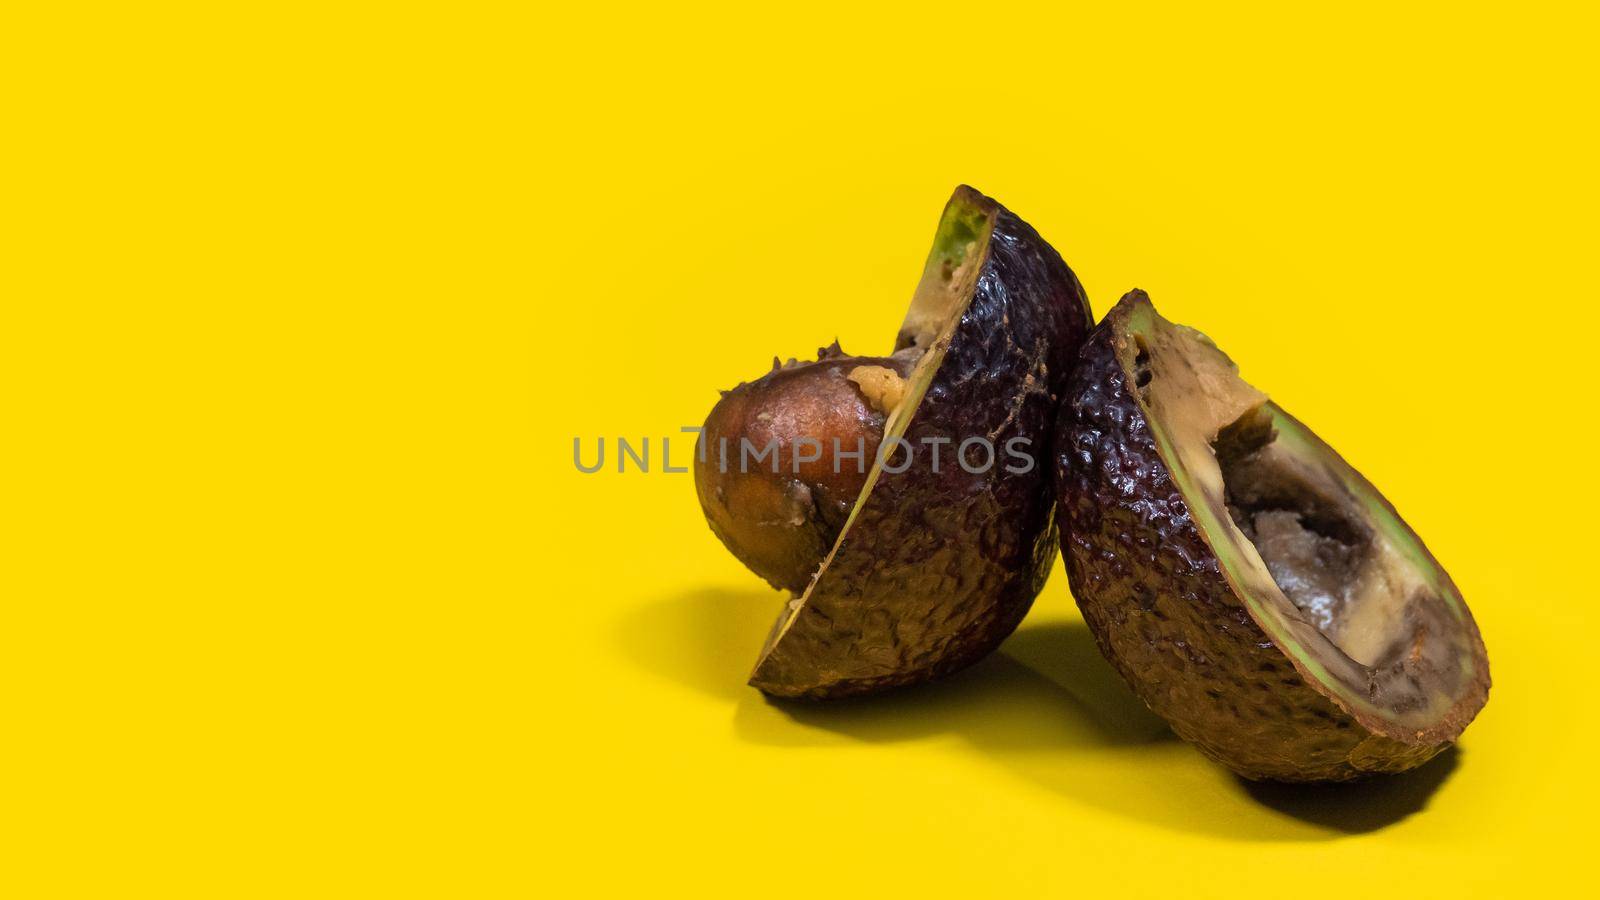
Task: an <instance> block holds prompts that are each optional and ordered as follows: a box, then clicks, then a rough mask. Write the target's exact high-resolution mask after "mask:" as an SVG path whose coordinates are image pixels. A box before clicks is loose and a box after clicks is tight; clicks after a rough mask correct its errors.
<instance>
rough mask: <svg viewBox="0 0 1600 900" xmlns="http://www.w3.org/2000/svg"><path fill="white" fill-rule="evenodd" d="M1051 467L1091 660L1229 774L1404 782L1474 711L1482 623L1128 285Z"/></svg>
mask: <svg viewBox="0 0 1600 900" xmlns="http://www.w3.org/2000/svg"><path fill="white" fill-rule="evenodd" d="M1056 454H1057V458H1056V463H1057V492H1058V497H1059V500H1060V518H1061V523H1060V524H1061V532H1062V534H1061V541H1062V553H1063V555H1064V557H1065V563H1066V569H1067V575H1068V578H1069V579H1070V582H1071V585H1072V592H1073V595H1074V597H1075V598H1076V599H1077V602H1078V605H1079V607H1080V608H1081V609H1082V610H1083V615H1084V619H1085V620H1086V621H1087V622H1088V624H1089V627H1090V628H1091V630H1093V632H1094V635H1095V638H1096V640H1097V641H1098V643H1099V645H1100V649H1101V650H1102V652H1104V654H1105V655H1106V657H1107V658H1108V659H1110V661H1111V662H1112V664H1113V665H1114V666H1115V667H1116V668H1117V670H1118V671H1119V672H1121V674H1122V676H1123V677H1124V678H1125V679H1126V680H1127V681H1128V683H1129V684H1130V685H1132V687H1133V688H1134V690H1135V691H1136V692H1137V693H1138V694H1139V696H1140V697H1141V698H1142V699H1143V700H1144V701H1145V703H1146V704H1148V705H1149V707H1150V708H1151V709H1152V710H1154V711H1155V712H1156V713H1158V714H1159V715H1161V716H1162V717H1164V718H1165V719H1166V720H1167V721H1168V722H1170V723H1171V725H1172V727H1173V730H1174V731H1176V732H1177V733H1178V734H1179V735H1180V736H1181V737H1183V738H1184V739H1186V740H1188V741H1191V742H1193V743H1194V744H1195V745H1197V746H1198V747H1199V748H1200V749H1201V750H1203V751H1204V752H1205V753H1207V754H1208V755H1210V756H1211V757H1213V758H1215V759H1216V760H1218V761H1219V762H1221V763H1223V764H1224V765H1226V766H1228V767H1229V768H1231V769H1233V770H1234V771H1235V772H1237V773H1239V774H1240V775H1242V776H1244V777H1246V778H1251V779H1273V780H1285V781H1323V780H1345V779H1350V778H1355V777H1358V776H1361V775H1364V774H1366V773H1370V772H1398V771H1403V770H1405V769H1409V768H1412V767H1414V766H1418V765H1421V764H1422V763H1423V762H1426V761H1427V760H1428V759H1430V758H1431V757H1433V756H1434V755H1435V754H1437V753H1438V752H1439V751H1440V750H1442V749H1443V748H1444V747H1446V746H1448V745H1449V744H1450V743H1451V742H1452V741H1453V740H1455V739H1456V738H1457V737H1458V736H1459V735H1460V734H1461V731H1462V729H1463V728H1465V727H1466V725H1467V723H1468V722H1470V721H1472V718H1473V716H1475V715H1476V714H1477V712H1478V710H1479V709H1481V708H1482V707H1483V704H1484V702H1485V701H1486V700H1487V699H1488V692H1489V660H1488V656H1487V655H1486V653H1485V650H1484V646H1483V639H1482V638H1481V637H1480V636H1479V633H1478V627H1477V624H1476V623H1475V622H1474V621H1473V618H1472V613H1471V612H1469V611H1468V609H1467V605H1466V603H1465V602H1464V601H1463V600H1462V598H1461V594H1460V592H1459V591H1458V590H1457V589H1456V586H1455V585H1454V584H1453V583H1452V582H1451V580H1450V576H1449V575H1447V574H1446V573H1445V571H1444V569H1442V568H1441V567H1440V566H1439V564H1438V562H1436V561H1435V560H1434V558H1433V556H1432V555H1431V554H1429V552H1428V550H1427V548H1426V547H1424V546H1423V544H1422V541H1421V539H1420V538H1418V537H1417V535H1416V533H1415V532H1413V531H1412V530H1411V529H1410V528H1409V527H1407V525H1406V523H1405V522H1403V521H1401V519H1400V516H1399V514H1397V513H1396V512H1395V510H1394V507H1393V506H1391V505H1390V504H1389V503H1388V501H1386V500H1385V499H1384V498H1383V495H1381V494H1379V493H1378V491H1377V489H1376V488H1374V487H1373V486H1372V485H1371V484H1370V483H1368V481H1367V480H1366V479H1365V478H1363V477H1361V475H1360V474H1359V473H1358V472H1356V470H1355V469H1353V468H1351V467H1350V465H1349V464H1348V463H1346V462H1345V461H1344V460H1343V459H1342V458H1340V456H1339V455H1338V454H1337V453H1335V452H1334V451H1333V449H1332V448H1330V447H1329V446H1328V445H1327V444H1325V443H1323V442H1322V441H1321V440H1320V439H1318V438H1317V436H1316V435H1315V434H1313V433H1312V432H1311V430H1310V429H1308V428H1306V427H1305V426H1304V425H1302V424H1301V423H1300V422H1299V421H1297V420H1296V419H1295V418H1294V417H1293V416H1290V415H1289V414H1288V413H1287V412H1285V411H1284V410H1283V409H1282V408H1280V407H1279V406H1278V405H1277V404H1275V403H1273V402H1272V401H1271V400H1269V399H1268V398H1267V396H1266V395H1265V394H1262V393H1261V392H1260V391H1257V390H1256V389H1255V388H1253V387H1251V386H1250V385H1249V384H1247V383H1245V382H1244V381H1243V380H1242V379H1241V378H1240V377H1239V375H1238V373H1237V370H1236V368H1235V367H1234V365H1233V363H1232V361H1231V360H1229V358H1228V357H1227V356H1226V355H1224V354H1223V353H1222V351H1221V350H1219V349H1217V347H1216V346H1215V345H1214V344H1213V343H1212V342H1211V341H1210V340H1209V339H1208V338H1207V337H1206V336H1205V335H1203V334H1201V333H1200V332H1198V331H1195V330H1193V329H1191V328H1186V327H1184V326H1181V325H1175V324H1173V323H1171V322H1168V321H1167V320H1166V319H1164V318H1162V317H1161V316H1160V315H1159V314H1157V312H1156V310H1155V308H1154V307H1153V306H1152V305H1151V303H1150V299H1149V297H1147V296H1146V295H1145V294H1144V292H1142V291H1133V292H1131V293H1129V294H1128V295H1127V296H1125V297H1123V298H1122V301H1121V302H1120V303H1118V304H1117V306H1116V307H1115V308H1114V309H1113V310H1112V311H1111V313H1110V314H1108V315H1107V316H1106V318H1105V319H1104V320H1103V321H1102V322H1101V324H1100V325H1099V326H1098V327H1097V328H1096V329H1095V331H1094V333H1093V334H1092V335H1091V336H1090V338H1089V340H1088V342H1087V343H1086V344H1085V346H1084V349H1083V353H1082V356H1081V358H1080V360H1079V363H1078V367H1077V369H1076V371H1075V373H1074V375H1073V378H1072V383H1071V385H1070V387H1069V388H1068V392H1067V397H1066V401H1065V403H1064V405H1063V409H1062V412H1061V415H1060V421H1059V424H1058V432H1057V441H1056Z"/></svg>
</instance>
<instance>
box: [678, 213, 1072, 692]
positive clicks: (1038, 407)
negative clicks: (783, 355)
mask: <svg viewBox="0 0 1600 900" xmlns="http://www.w3.org/2000/svg"><path fill="white" fill-rule="evenodd" d="M1092 324H1093V322H1092V319H1091V318H1090V313H1089V305H1088V301H1087V298H1086V297H1085V296H1084V292H1083V288H1082V287H1081V286H1080V285H1079V283H1078V279H1077V277H1076V276H1074V275H1073V273H1072V271H1071V270H1070V269H1069V268H1067V265H1066V263H1064V262H1063V261H1062V260H1061V257H1060V256H1059V255H1058V254H1057V253H1056V251H1055V250H1054V249H1052V248H1051V247H1050V245H1049V244H1047V243H1045V241H1044V240H1043V239H1042V238H1040V237H1039V235H1038V233H1037V232H1035V231H1034V230H1033V228H1032V227H1030V226H1029V225H1028V224H1027V223H1026V222H1024V221H1022V220H1021V219H1020V218H1018V217H1017V216H1015V215H1013V214H1012V213H1011V212H1010V211H1009V210H1007V209H1005V208H1004V207H1002V206H1001V205H1000V204H998V203H996V202H995V201H993V200H991V199H989V198H988V197H985V196H983V195H982V194H980V193H978V192H977V191H974V190H972V189H971V188H968V187H965V186H963V187H960V188H957V190H956V192H955V195H954V196H953V197H951V199H950V202H949V203H948V205H946V207H945V210H944V215H943V217H942V218H941V219H940V221H939V226H938V229H937V231H936V233H935V237H934V244H933V249H932V251H931V252H930V254H929V256H928V261H927V264H926V266H925V267H924V270H923V274H922V279H921V281H920V283H919V284H918V286H917V289H916V293H915V294H914V296H913V299H912V301H911V307H910V310H909V311H908V312H907V314H906V317H905V320H904V323H903V324H902V326H901V328H900V332H899V336H898V338H897V340H896V343H895V352H894V354H893V358H894V359H897V360H900V361H902V364H903V368H901V371H903V372H904V373H905V379H904V384H903V386H901V387H900V388H898V389H897V390H896V395H897V396H896V400H895V402H894V404H893V407H892V411H890V412H889V413H888V414H887V416H886V418H885V419H884V421H883V426H882V427H883V433H882V441H881V444H880V446H882V447H884V448H886V449H885V450H884V451H883V452H880V453H879V454H878V456H879V459H877V460H876V461H874V463H873V465H872V467H871V470H870V471H869V472H868V473H867V476H866V480H865V484H864V486H863V487H862V488H861V491H860V493H859V495H858V496H857V497H856V498H855V502H854V504H853V506H852V507H851V509H850V511H849V513H848V516H847V517H846V518H845V521H844V524H843V526H842V528H841V529H840V530H839V532H838V535H837V538H836V539H835V540H834V541H833V543H832V545H831V547H830V548H829V550H828V552H827V554H826V556H825V557H824V558H823V559H822V561H821V564H820V568H818V569H817V570H816V571H815V574H814V576H812V577H811V579H810V581H809V583H808V584H806V585H805V586H804V589H803V591H801V592H800V594H799V596H798V597H796V598H794V599H793V600H792V601H791V602H790V604H789V605H788V606H787V607H786V608H785V609H784V611H783V613H782V614H781V615H780V617H779V619H778V621H777V622H776V623H775V624H774V626H773V629H772V633H771V635H770V636H769V638H768V639H767V642H766V646H765V648H764V649H763V650H762V652H761V657H760V660H759V662H757V664H756V667H755V671H754V673H753V674H752V675H751V678H750V683H751V684H752V685H754V686H755V687H757V688H759V689H761V690H762V691H764V692H766V693H767V694H771V695H774V696H780V697H808V698H825V697H837V696H844V695H849V694H862V693H868V692H873V691H879V690H884V689H888V688H892V687H897V686H901V685H907V684H912V683H915V682H919V681H923V680H926V679H928V678H932V677H935V676H938V675H941V674H944V673H947V672H950V671H953V670H955V669H958V668H961V667H962V666H965V665H968V664H969V663H972V662H974V661H976V660H978V659H979V658H980V657H982V656H984V655H985V654H987V653H988V652H989V651H991V650H993V649H994V648H995V647H996V646H998V645H999V643H1000V642H1001V641H1002V640H1004V639H1005V637H1006V636H1007V635H1009V634H1010V633H1011V632H1012V631H1013V630H1014V629H1015V628H1016V626H1017V624H1018V623H1019V622H1021V621H1022V617H1023V615H1024V614H1026V613H1027V611H1028V607H1029V606H1030V605H1031V604H1032V602H1033V598H1034V597H1035V595H1037V594H1038V592H1039V590H1040V588H1041V587H1043V585H1044V581H1045V578H1046V576H1047V575H1048V574H1049V571H1050V567H1051V564H1052V563H1053V562H1054V559H1055V552H1056V550H1055V547H1056V535H1055V526H1054V511H1053V506H1054V503H1053V500H1052V497H1051V492H1050V490H1049V485H1050V479H1051V473H1050V459H1051V457H1050V453H1049V441H1050V439H1051V436H1052V434H1053V431H1054V423H1055V416H1056V409H1057V406H1058V400H1059V398H1060V396H1061V393H1062V391H1063V390H1064V388H1065V386H1066V378H1067V375H1068V374H1069V372H1070V369H1071V367H1072V363H1073V360H1074V359H1075V358H1076V356H1077V352H1078V349H1079V347H1080V346H1081V345H1082V343H1083V340H1084V338H1085V337H1086V336H1087V334H1088V331H1089V328H1090V327H1091V325H1092ZM874 368H878V367H874ZM774 376H775V377H782V375H781V373H774ZM858 377H859V376H858ZM713 415H714V416H715V413H714V414H713ZM974 438H976V439H980V441H979V442H977V443H972V444H970V445H969V446H967V447H966V448H965V452H964V458H965V459H966V461H967V463H968V464H967V465H962V464H960V462H959V461H958V456H957V454H959V453H963V447H962V445H963V444H964V443H966V442H968V441H970V440H971V439H974ZM991 457H992V458H991ZM985 463H988V464H987V465H985ZM713 493H714V492H713ZM702 501H703V502H708V506H707V509H708V510H710V509H711V506H710V505H709V503H712V502H714V501H715V498H714V497H713V498H709V499H708V498H707V497H705V496H703V497H702ZM719 536H720V535H719ZM730 546H731V544H730Z"/></svg>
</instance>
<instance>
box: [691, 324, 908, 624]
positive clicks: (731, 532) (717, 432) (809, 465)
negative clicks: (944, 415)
mask: <svg viewBox="0 0 1600 900" xmlns="http://www.w3.org/2000/svg"><path fill="white" fill-rule="evenodd" d="M919 355H920V354H918V353H917V352H915V351H912V352H903V353H899V354H896V355H895V356H892V357H854V356H850V355H848V354H846V353H845V352H844V351H843V350H842V349H840V347H839V345H838V342H835V343H834V344H832V345H831V346H829V347H824V348H822V349H820V350H818V351H817V359H815V360H809V361H803V362H802V361H797V360H793V359H791V360H789V361H788V362H787V363H779V362H778V361H777V360H774V361H773V368H772V371H770V372H768V373H767V374H766V375H764V376H762V377H761V378H759V379H757V380H755V381H753V382H749V383H742V384H740V385H738V386H737V387H735V388H734V389H733V390H730V391H725V392H724V393H723V397H722V399H721V400H720V401H718V403H717V405H716V406H715V407H713V408H712V410H711V413H710V415H709V416H707V418H706V422H705V425H704V426H703V427H702V429H701V436H700V452H699V453H697V454H696V458H695V468H694V472H695V487H696V492H697V494H698V495H699V498H700V504H701V508H702V510H703V512H704V513H705V515H706V521H707V522H708V523H709V524H710V526H711V530H712V532H713V533H714V534H715V535H716V536H717V538H718V539H720V540H721V541H722V543H723V545H724V546H726V547H727V548H728V550H729V551H731V552H732V553H733V555H734V556H735V557H737V558H738V559H739V561H740V562H743V563H744V564H745V565H746V566H747V567H749V568H750V569H751V571H753V572H755V573H756V574H757V575H760V576H761V577H762V578H764V579H766V580H767V582H768V583H769V584H771V585H772V586H773V587H776V588H780V589H783V590H788V591H790V592H792V593H795V594H799V593H800V592H802V591H804V590H805V586H806V584H807V583H809V582H810V580H811V576H812V575H813V574H814V573H815V572H816V571H817V569H818V568H819V567H820V566H821V564H822V560H823V558H824V557H825V556H826V555H827V553H828V550H829V549H830V548H831V547H832V546H833V543H834V541H835V540H836V539H837V538H838V536H839V531H840V530H841V529H842V528H843V527H844V523H845V520H846V519H848V518H849V515H850V508H851V506H852V505H853V504H854V503H855V500H856V498H857V497H858V496H859V495H860V493H861V489H862V487H863V486H864V485H865V484H866V481H867V475H868V473H869V472H870V471H871V467H872V463H873V460H874V459H875V458H876V455H877V452H878V448H879V445H880V443H881V442H882V440H883V431H884V424H885V422H886V420H887V418H888V416H889V415H890V414H892V413H893V411H894V409H895V408H896V406H897V405H898V403H899V402H900V400H901V399H902V398H903V397H904V392H905V380H904V376H905V374H906V373H907V372H909V371H910V369H911V367H912V366H913V365H914V364H915V362H916V358H917V356H919Z"/></svg>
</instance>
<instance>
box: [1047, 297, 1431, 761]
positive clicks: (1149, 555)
mask: <svg viewBox="0 0 1600 900" xmlns="http://www.w3.org/2000/svg"><path fill="white" fill-rule="evenodd" d="M1111 338H1112V335H1111V331H1110V329H1109V328H1107V327H1104V326H1102V327H1100V328H1097V329H1096V330H1095V332H1094V333H1093V334H1091V335H1090V337H1089V340H1088V342H1087V343H1086V344H1085V345H1084V348H1083V353H1082V355H1081V356H1080V358H1079V361H1078V365H1077V369H1076V371H1075V372H1074V374H1073V377H1072V380H1071V383H1070V385H1069V386H1068V389H1067V394H1066V400H1065V402H1064V403H1063V408H1062V411H1061V415H1060V419H1059V422H1058V431H1057V436H1056V442H1055V446H1056V472H1057V475H1056V489H1057V492H1058V497H1059V500H1060V511H1059V516H1060V520H1061V521H1060V525H1061V530H1062V544H1061V546H1062V554H1063V557H1064V562H1065V564H1066V570H1067V577H1068V579H1069V581H1070V583H1071V586H1072V593H1073V596H1074V598H1075V599H1076V600H1077V602H1078V606H1079V608H1080V609H1082V611H1083V617H1084V620H1085V621H1087V622H1088V624H1089V628H1090V630H1092V631H1093V632H1094V636H1095V640H1096V641H1097V642H1098V643H1099V645H1100V650H1101V652H1102V653H1103V654H1104V655H1105V657H1106V658H1107V659H1108V660H1110V661H1111V663H1112V665H1113V666H1115V667H1116V669H1117V670H1118V671H1119V672H1120V673H1121V674H1122V677H1123V678H1124V679H1125V680H1126V681H1127V682H1128V684H1129V685H1130V686H1132V688H1133V689H1134V691H1135V692H1136V693H1137V694H1138V695H1139V696H1140V698H1141V699H1143V700H1144V702H1145V703H1146V705H1148V706H1149V707H1150V709H1151V710H1153V711H1154V712H1155V713H1156V714H1157V715H1160V716H1161V717H1163V718H1165V719H1166V720H1167V721H1168V722H1169V723H1171V725H1172V729H1173V730H1174V731H1175V732H1177V733H1178V735H1179V736H1180V737H1182V738H1183V739H1185V740H1187V741H1190V742H1191V743H1193V744H1195V745H1196V746H1198V747H1199V748H1200V749H1201V750H1202V751H1204V752H1205V753H1206V754H1207V755H1208V756H1211V757H1212V758H1214V759H1216V760H1217V761H1218V762H1220V763H1222V764H1223V765H1225V766H1227V767H1228V768H1230V769H1232V770H1234V771H1235V772H1237V773H1238V774H1240V775H1242V776H1243V777H1245V778H1250V779H1271V780H1279V781H1344V780H1349V779H1352V778H1357V777H1360V776H1362V775H1365V774H1367V773H1371V772H1398V771H1403V770H1405V769H1410V768H1413V767H1415V766H1418V765H1421V764H1422V763H1423V762H1426V761H1427V760H1428V759H1429V758H1431V757H1432V756H1434V755H1435V754H1436V753H1438V752H1439V751H1440V750H1442V749H1444V747H1446V746H1447V745H1448V743H1449V742H1448V741H1445V742H1432V743H1423V744H1410V743H1404V742H1401V741H1398V740H1394V739H1392V738H1388V737H1384V736H1382V735H1379V734H1374V733H1373V732H1371V731H1369V730H1368V729H1367V728H1366V727H1364V726H1363V725H1362V724H1361V723H1360V722H1358V721H1357V720H1356V719H1355V718H1353V717H1352V716H1351V715H1349V714H1348V713H1346V712H1345V711H1344V710H1343V709H1342V708H1340V707H1339V706H1338V705H1336V704H1335V703H1334V702H1333V701H1331V700H1330V699H1328V698H1327V697H1326V696H1324V695H1323V694H1322V693H1320V692H1318V691H1317V690H1316V689H1315V688H1313V687H1312V686H1311V685H1310V684H1309V683H1307V682H1306V681H1305V680H1304V679H1303V678H1302V677H1301V676H1300V674H1299V673H1298V671H1297V670H1296V669H1295V667H1294V665H1293V664H1292V663H1291V662H1290V661H1289V659H1288V658H1287V657H1286V656H1284V654H1283V653H1282V652H1281V651H1280V650H1279V649H1278V648H1277V646H1275V645H1274V644H1273V642H1272V641H1271V640H1270V639H1269V638H1268V637H1267V635H1266V634H1265V633H1263V632H1262V630H1261V628H1260V627H1259V626H1258V625H1256V623H1255V621H1254V620H1253V619H1252V618H1251V617H1250V614H1249V612H1248V611H1247V610H1246V609H1245V608H1244V607H1243V606H1242V605H1241V604H1240V601H1239V600H1238V598H1237V597H1236V596H1235V594H1234V592H1233V589H1232V587H1231V586H1230V585H1229V583H1228V582H1227V580H1226V578H1224V576H1223V574H1222V570H1221V568H1220V565H1219V563H1218V561H1217V558H1216V556H1215V555H1214V554H1213V553H1212V551H1211V548H1210V547H1209V546H1208V545H1207V543H1206V542H1205V540H1204V539H1203V538H1202V537H1201V535H1200V533H1199V531H1198V530H1197V529H1196V528H1195V526H1194V524H1193V520H1192V518H1191V517H1190V514H1189V508H1188V506H1187V505H1186V504H1185V503H1184V500H1183V498H1182V496H1181V495H1180V494H1179V492H1178V488H1177V487H1176V486H1175V485H1174V484H1173V483H1172V481H1171V480H1170V479H1169V477H1168V474H1167V470H1166V466H1165V465H1164V463H1163V462H1162V461H1161V458H1160V456H1159V455H1158V453H1157V450H1156V446H1155V441H1154V439H1153V438H1152V437H1151V434H1150V429H1149V428H1148V427H1147V425H1146V422H1145V420H1144V414H1143V412H1142V410H1141V408H1140V406H1139V403H1138V401H1137V400H1136V399H1135V397H1134V396H1133V394H1132V392H1131V385H1129V384H1127V383H1126V373H1125V372H1124V371H1123V369H1122V367H1121V365H1120V364H1119V363H1118V362H1117V359H1116V355H1115V353H1114V352H1113V349H1112V341H1111Z"/></svg>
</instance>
